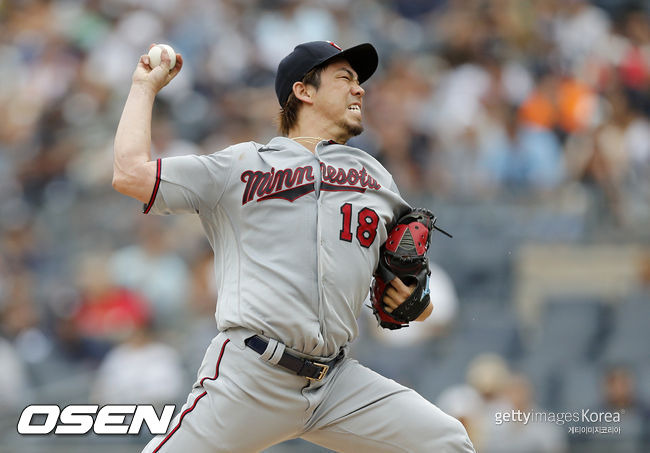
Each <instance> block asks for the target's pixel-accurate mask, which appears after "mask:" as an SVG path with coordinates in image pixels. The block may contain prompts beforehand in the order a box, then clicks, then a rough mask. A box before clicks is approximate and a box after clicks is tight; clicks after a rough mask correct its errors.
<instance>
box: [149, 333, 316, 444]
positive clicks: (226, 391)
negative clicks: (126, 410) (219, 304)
mask: <svg viewBox="0 0 650 453" xmlns="http://www.w3.org/2000/svg"><path fill="white" fill-rule="evenodd" d="M296 384H298V385H296ZM301 384H302V380H300V379H296V380H295V382H294V381H292V376H291V375H289V374H288V373H286V372H284V371H283V370H280V369H278V368H276V367H273V366H271V365H269V364H268V363H266V362H262V361H261V360H259V355H258V354H256V353H255V352H253V351H252V350H250V349H248V348H243V347H242V348H240V347H238V346H237V345H236V344H235V342H231V341H229V340H228V338H227V337H226V336H225V335H223V334H220V335H219V336H218V337H217V338H216V339H215V341H213V343H212V344H211V345H210V347H209V348H208V351H207V352H206V357H205V359H204V361H203V364H202V365H201V368H200V370H199V379H198V380H197V383H196V384H195V386H194V389H193V390H192V392H191V393H190V395H189V397H188V399H187V402H186V403H185V405H184V406H183V408H182V410H181V411H180V413H179V414H178V415H177V416H176V418H175V419H174V420H173V421H172V423H171V424H170V427H169V430H168V432H167V433H166V434H164V435H161V436H157V437H156V438H154V439H153V440H152V441H151V442H149V444H147V446H146V447H145V449H144V450H143V452H146V453H170V452H180V453H189V452H191V453H217V452H229V453H231V452H253V451H260V450H263V449H264V448H266V447H269V446H271V445H274V444H276V443H279V442H282V441H283V440H285V439H288V438H291V437H294V436H295V435H296V434H297V433H298V431H299V429H300V428H301V427H302V419H301V417H299V416H297V415H299V414H302V413H303V412H304V409H305V405H306V403H305V400H304V398H302V396H301V394H300V388H301V387H300V386H301Z"/></svg>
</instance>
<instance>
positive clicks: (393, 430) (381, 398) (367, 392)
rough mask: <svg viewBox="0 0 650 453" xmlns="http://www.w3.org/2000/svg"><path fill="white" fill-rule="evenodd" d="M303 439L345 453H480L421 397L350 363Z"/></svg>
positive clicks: (460, 430)
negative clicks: (379, 452) (476, 452)
mask: <svg viewBox="0 0 650 453" xmlns="http://www.w3.org/2000/svg"><path fill="white" fill-rule="evenodd" d="M331 386H332V388H330V389H328V390H327V397H326V398H325V399H324V401H323V403H322V404H321V407H319V409H318V410H317V411H316V414H315V417H316V420H315V422H314V424H313V426H312V427H311V429H310V430H309V431H308V432H307V433H306V434H304V435H303V436H302V437H303V438H304V439H306V440H308V441H310V442H314V443H317V444H319V445H323V446H324V447H327V448H331V449H334V450H336V451H341V452H355V453H356V452H378V451H385V452H427V453H428V452H441V453H442V452H466V453H469V452H474V448H473V446H472V443H471V442H470V440H469V437H468V436H467V432H466V431H465V428H464V427H463V425H462V424H461V423H460V422H459V421H458V420H456V419H455V418H453V417H451V416H449V415H447V414H445V413H444V412H442V411H441V410H440V409H438V408H437V407H436V406H435V405H433V404H432V403H430V402H429V401H427V400H426V399H424V398H423V397H422V396H420V395H419V394H418V393H417V392H415V391H413V390H411V389H408V388H406V387H404V386H402V385H400V384H398V383H396V382H394V381H392V380H390V379H387V378H385V377H383V376H381V375H379V374H377V373H375V372H374V371H372V370H370V369H368V368H366V367H364V366H362V365H360V364H359V363H358V362H356V361H349V362H346V363H345V364H344V366H342V367H341V370H340V372H339V375H338V376H336V379H335V380H333V381H332V383H331Z"/></svg>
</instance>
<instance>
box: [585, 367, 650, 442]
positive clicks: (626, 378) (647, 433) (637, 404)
mask: <svg viewBox="0 0 650 453" xmlns="http://www.w3.org/2000/svg"><path fill="white" fill-rule="evenodd" d="M602 391H603V393H602V403H601V405H600V406H599V407H597V408H594V409H593V410H594V411H605V412H610V413H613V412H617V413H619V414H620V417H621V421H620V423H616V424H612V425H615V426H616V427H618V428H620V434H616V435H615V436H604V435H599V434H593V435H589V436H587V438H588V440H589V441H591V442H593V443H594V444H595V443H598V444H603V443H606V444H607V445H611V449H612V450H615V451H616V452H617V453H619V452H620V453H628V452H630V453H632V452H639V451H647V447H648V445H650V407H649V406H648V405H647V404H646V402H644V401H643V400H642V399H641V397H640V396H639V394H638V392H637V388H636V382H635V376H634V373H633V371H632V369H631V368H630V367H629V366H626V365H621V364H619V365H614V366H611V367H609V368H607V369H606V370H605V372H604V374H603V381H602Z"/></svg>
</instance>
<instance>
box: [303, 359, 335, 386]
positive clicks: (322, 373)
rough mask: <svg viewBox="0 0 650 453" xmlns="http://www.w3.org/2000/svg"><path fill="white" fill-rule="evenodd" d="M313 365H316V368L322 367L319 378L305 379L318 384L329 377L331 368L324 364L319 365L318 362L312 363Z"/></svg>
mask: <svg viewBox="0 0 650 453" xmlns="http://www.w3.org/2000/svg"><path fill="white" fill-rule="evenodd" d="M312 363H313V364H314V365H316V366H319V367H321V370H320V373H319V374H318V377H315V378H313V377H309V376H305V377H306V378H307V379H308V380H310V381H316V382H317V381H320V380H322V379H323V378H324V377H325V376H326V375H327V371H328V370H329V369H330V366H329V365H325V364H324V363H318V362H312Z"/></svg>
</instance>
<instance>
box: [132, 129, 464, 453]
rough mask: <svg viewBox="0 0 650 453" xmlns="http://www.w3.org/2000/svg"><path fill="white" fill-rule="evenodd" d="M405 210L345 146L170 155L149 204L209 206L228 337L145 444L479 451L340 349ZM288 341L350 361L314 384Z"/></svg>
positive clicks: (209, 451) (210, 452) (375, 167)
mask: <svg viewBox="0 0 650 453" xmlns="http://www.w3.org/2000/svg"><path fill="white" fill-rule="evenodd" d="M407 209H408V205H407V203H406V202H405V201H404V200H403V199H402V198H401V197H400V195H399V192H398V191H397V188H396V186H395V184H394V182H393V179H392V177H391V176H390V174H389V173H388V172H387V171H386V170H385V169H384V168H383V167H382V166H381V165H380V164H379V163H378V162H377V161H376V160H375V159H374V158H372V157H371V156H370V155H368V154H367V153H365V152H363V151H361V150H358V149H355V148H351V147H348V146H344V145H340V144H336V143H333V142H326V141H322V142H320V143H319V144H318V145H317V147H316V150H315V152H314V153H312V152H310V151H309V150H307V149H306V148H304V147H303V146H301V145H299V144H298V143H297V142H295V141H293V140H291V139H288V138H285V137H276V138H274V139H273V140H271V142H269V143H268V144H267V145H264V146H262V145H260V144H257V143H252V142H250V143H243V144H239V145H235V146H232V147H229V148H227V149H225V150H223V151H220V152H217V153H214V154H211V155H208V156H182V157H171V158H167V159H164V160H162V161H160V160H159V161H158V165H157V176H156V184H155V188H154V191H153V194H152V198H151V200H150V202H149V203H148V204H147V205H146V206H145V212H150V211H151V212H155V213H160V214H169V213H177V212H190V213H198V215H199V217H200V218H201V222H202V223H203V226H204V228H205V231H206V232H207V236H208V238H209V240H210V243H211V245H212V247H213V249H214V252H215V264H216V266H215V267H216V272H217V284H218V291H219V300H218V302H217V310H216V320H217V326H218V328H219V330H220V331H221V333H220V334H219V335H218V336H217V337H215V339H214V340H213V341H212V344H211V345H210V346H209V347H208V349H207V351H206V354H205V357H204V359H203V363H202V365H201V367H200V369H199V371H198V374H197V380H196V382H195V384H194V387H193V389H192V391H191V392H190V394H189V396H188V398H187V402H186V403H185V405H184V406H183V408H182V409H181V411H180V412H179V413H178V415H177V416H176V418H175V420H174V421H173V422H172V424H171V425H170V428H169V431H168V432H167V433H166V434H164V435H160V436H157V437H155V438H153V439H152V440H151V442H149V444H148V445H147V446H146V447H145V449H144V450H143V451H144V452H146V453H165V452H177V451H191V452H193V453H215V452H228V453H232V452H249V451H260V450H263V449H264V448H266V447H269V446H271V445H274V444H277V443H280V442H282V441H284V440H286V439H291V438H295V437H302V438H304V439H307V440H309V441H311V442H313V443H317V444H320V445H323V446H326V447H328V448H332V449H335V450H337V451H350V452H352V451H353V452H355V453H358V452H370V451H372V452H395V451H408V452H416V451H422V452H425V451H426V452H430V451H449V452H465V453H469V452H472V451H473V448H472V444H471V442H470V440H469V438H468V437H467V433H466V431H465V429H464V428H463V426H462V425H461V424H460V422H459V421H458V420H456V419H454V418H452V417H450V416H449V415H447V414H445V413H444V412H442V411H441V410H440V409H438V408H437V407H435V406H434V405H433V404H431V403H430V402H428V401H427V400H425V399H424V398H422V397H421V396H420V395H418V394H417V393H416V392H415V391H413V390H411V389H408V388H406V387H404V386H402V385H400V384H398V383H396V382H394V381H392V380H390V379H387V378H385V377H383V376H380V375H379V374H377V373H375V372H373V371H371V370H369V369H368V368H365V367H364V366H362V365H361V364H359V363H358V362H357V361H355V360H352V359H351V358H349V357H347V348H343V353H339V350H340V349H341V348H342V347H344V346H345V345H347V344H348V343H349V342H350V341H351V340H353V339H354V338H355V336H356V335H357V324H356V317H357V315H358V314H359V311H360V309H361V306H362V304H363V301H364V300H365V298H366V295H367V293H368V289H369V285H370V279H371V275H372V273H373V271H374V269H375V267H376V264H377V260H378V257H379V248H380V245H381V244H382V243H383V242H384V241H385V240H386V236H387V231H386V228H387V225H390V224H391V223H392V222H393V220H394V218H396V217H397V216H400V215H402V214H403V212H404V211H406V210H407ZM256 334H262V335H263V336H265V337H267V338H268V339H269V341H268V344H267V345H266V348H265V350H264V351H263V353H259V352H258V351H253V349H251V348H250V347H247V346H246V344H247V343H246V341H247V339H250V338H251V337H252V336H254V335H256ZM286 348H291V349H293V350H294V351H296V352H297V353H298V354H300V353H302V354H307V355H309V356H312V357H314V356H315V357H316V358H329V359H331V358H332V357H334V356H337V360H338V362H337V364H336V365H333V366H332V367H331V368H330V371H329V372H327V373H326V374H325V375H324V376H321V377H319V378H318V379H316V380H308V379H306V378H305V377H302V376H300V375H297V374H294V373H291V372H289V371H288V370H287V369H285V368H282V367H281V366H278V363H280V360H281V357H282V356H283V354H284V351H285V349H286ZM341 357H343V358H341ZM321 378H322V379H321ZM398 420H399V423H396V421H398Z"/></svg>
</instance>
